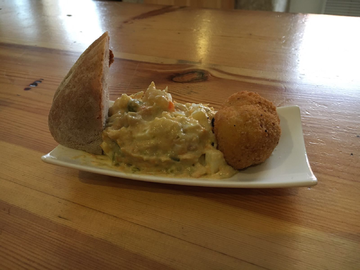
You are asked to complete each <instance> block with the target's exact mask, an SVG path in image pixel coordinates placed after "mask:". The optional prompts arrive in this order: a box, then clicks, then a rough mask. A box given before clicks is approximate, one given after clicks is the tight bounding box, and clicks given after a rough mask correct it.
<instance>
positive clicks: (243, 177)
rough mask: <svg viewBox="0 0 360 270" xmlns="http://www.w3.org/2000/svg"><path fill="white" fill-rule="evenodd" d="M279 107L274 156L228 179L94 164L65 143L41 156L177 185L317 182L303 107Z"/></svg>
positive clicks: (79, 167) (87, 168)
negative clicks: (135, 171) (146, 172)
mask: <svg viewBox="0 0 360 270" xmlns="http://www.w3.org/2000/svg"><path fill="white" fill-rule="evenodd" d="M277 110H278V113H279V116H280V123H281V129H282V134H281V138H280V142H279V144H278V146H277V147H276V148H275V150H274V152H273V154H272V155H271V157H270V158H269V159H268V160H267V161H266V162H264V163H263V164H261V165H258V166H254V167H250V168H247V169H245V170H242V171H239V172H238V173H237V174H236V175H234V176H233V177H231V178H227V179H202V178H200V179H198V178H174V177H160V176H153V175H141V174H130V173H123V172H121V171H118V170H116V167H114V168H111V167H109V168H106V167H104V166H98V165H94V161H96V158H95V157H94V156H92V155H90V154H87V153H85V152H82V151H78V150H74V149H70V148H67V147H64V146H61V145H59V146H57V147H56V148H55V149H54V150H52V151H51V152H50V153H48V154H46V155H44V156H42V157H41V159H42V160H43V161H45V162H47V163H51V164H55V165H60V166H65V167H69V168H74V169H77V170H82V171H87V172H92V173H98V174H103V175H110V176H115V177H120V178H127V179H133V180H140V181H148V182H157V183H166V184H176V185H191V186H209V187H224V188H282V187H302V186H306V187H309V186H313V185H316V184H317V179H316V177H315V175H314V174H313V172H312V171H311V168H310V165H309V162H308V159H307V155H306V150H305V144H304V138H303V132H302V127H301V117H300V109H299V107H297V106H288V107H280V108H278V109H277ZM80 156H81V158H79V157H80Z"/></svg>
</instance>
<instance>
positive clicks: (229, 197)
mask: <svg viewBox="0 0 360 270" xmlns="http://www.w3.org/2000/svg"><path fill="white" fill-rule="evenodd" d="M29 3H31V5H30V6H29V5H27V4H26V2H20V1H18V2H15V1H14V2H13V1H6V2H4V3H2V6H0V8H1V10H0V25H1V32H0V116H1V117H0V127H1V128H0V147H1V155H0V186H1V188H0V268H1V269H118V268H120V269H358V267H359V265H360V259H359V256H358V253H359V250H360V215H359V213H360V206H359V204H358V198H359V196H360V182H359V179H360V162H359V160H360V129H359V127H360V117H359V109H358V108H359V104H360V92H359V89H360V79H359V77H358V76H357V75H356V74H357V69H356V67H357V66H358V63H359V62H360V56H359V54H358V47H359V45H360V40H359V39H358V37H357V35H356V33H357V32H356V29H357V28H358V27H360V19H357V18H346V17H335V16H321V15H304V14H303V15H300V14H278V13H271V12H253V11H220V10H218V11H217V10H200V9H188V8H179V7H160V8H159V7H158V6H154V5H135V4H125V3H116V2H113V1H111V2H103V1H100V2H88V3H87V4H86V6H85V5H82V4H81V5H76V4H74V5H67V2H66V1H59V2H56V1H41V2H40V1H29ZM89 3H90V4H89ZM84 10H87V12H84ZM32 11H36V12H35V13H34V12H32ZM94 14H95V15H96V16H95V15H94ZM67 15H71V16H67ZM94 16H95V17H94ZM94 18H99V19H98V20H97V21H96V20H95V19H94ZM79 20H80V22H79ZM94 20H95V23H94ZM81 22H83V23H81ZM84 22H87V23H84ZM324 25H327V26H332V31H330V32H328V31H325V30H324V31H323V32H320V31H319V30H320V29H323V28H322V27H323V26H324ZM70 26H71V27H70ZM335 26H336V27H335ZM346 27H348V28H346ZM345 28H346V29H350V30H347V32H346V31H345V30H344V29H345ZM105 29H107V30H109V31H110V33H111V37H112V39H111V44H112V48H113V51H114V53H115V57H116V59H115V62H114V64H113V65H112V67H111V79H110V82H109V85H110V92H111V93H110V94H111V99H115V98H116V97H118V96H119V95H121V94H122V93H134V92H137V91H139V90H144V89H145V88H146V87H147V86H148V85H149V83H150V82H151V81H152V80H154V81H155V82H156V84H157V85H158V86H159V87H165V86H169V91H170V93H171V94H172V95H173V96H174V98H175V99H176V100H178V101H181V102H202V103H208V104H210V105H211V106H213V107H215V108H219V107H220V106H221V104H222V102H223V101H224V100H225V99H226V98H227V97H228V96H229V95H230V94H232V93H234V92H237V91H240V90H249V91H255V92H259V93H260V94H261V95H263V96H264V97H266V98H268V99H270V100H272V101H273V102H274V103H275V104H276V105H277V106H286V105H298V106H300V109H301V114H302V124H303V132H304V139H305V144H306V148H307V153H308V158H309V162H310V164H311V166H312V169H313V171H314V173H315V175H316V176H317V178H318V180H319V184H318V185H317V186H315V187H313V188H311V189H308V188H289V189H265V190H262V189H236V190H235V189H215V188H199V187H185V186H171V185H162V184H152V183H145V182H137V181H130V180H126V179H117V178H113V177H107V176H101V175H96V174H91V173H85V172H80V171H77V170H73V169H69V168H63V167H57V166H51V165H48V164H45V163H43V162H41V160H40V157H41V155H43V154H45V153H47V152H49V151H50V150H51V149H53V148H54V147H55V146H56V142H55V141H54V140H53V139H52V137H51V135H50V133H49V131H48V127H47V115H48V112H49V109H50V106H51V102H52V97H53V94H54V92H55V90H56V88H57V86H58V85H59V83H60V82H61V80H62V78H63V77H64V76H65V75H66V73H67V71H68V70H69V68H70V67H71V66H72V64H73V63H74V62H75V61H76V59H77V58H78V56H79V55H80V53H81V52H82V50H84V49H85V48H86V47H87V46H88V45H89V44H90V43H91V42H92V41H93V40H94V39H95V38H96V37H97V36H98V34H99V33H101V32H102V31H103V30H105ZM40 79H43V81H42V82H41V83H39V84H38V86H36V87H30V90H24V89H25V88H28V87H29V85H30V84H31V83H32V82H34V81H36V80H40Z"/></svg>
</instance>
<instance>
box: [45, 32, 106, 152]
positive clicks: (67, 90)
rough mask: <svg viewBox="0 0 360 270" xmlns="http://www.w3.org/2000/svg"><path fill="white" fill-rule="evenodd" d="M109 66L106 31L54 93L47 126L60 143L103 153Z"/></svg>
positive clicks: (88, 49) (80, 58)
mask: <svg viewBox="0 0 360 270" xmlns="http://www.w3.org/2000/svg"><path fill="white" fill-rule="evenodd" d="M109 61H110V62H109ZM109 63H111V57H110V52H109V35H108V33H107V32H105V33H104V34H103V35H102V36H101V37H100V38H98V39H97V40H96V41H94V43H93V44H91V45H90V46H89V47H88V48H87V49H86V51H85V52H84V53H83V54H82V55H81V56H80V57H79V59H78V60H77V61H76V63H75V64H74V66H73V67H72V68H71V69H70V71H69V72H68V74H67V75H66V77H65V78H64V80H63V81H62V83H61V84H60V86H59V87H58V89H57V90H56V92H55V95H54V99H53V103H52V106H51V109H50V113H49V119H48V120H49V121H48V123H49V129H50V132H51V134H52V136H53V137H54V139H55V140H56V141H57V142H58V143H60V144H62V145H64V146H67V147H70V148H74V149H79V150H84V151H87V152H89V153H93V154H101V153H102V150H101V148H100V144H101V141H102V139H101V134H102V130H103V128H104V125H105V122H106V115H107V113H106V112H107V109H108V107H107V106H108V105H107V104H108V93H107V75H108V70H109Z"/></svg>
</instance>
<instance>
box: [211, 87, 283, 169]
mask: <svg viewBox="0 0 360 270" xmlns="http://www.w3.org/2000/svg"><path fill="white" fill-rule="evenodd" d="M214 133H215V136H216V139H217V143H218V148H219V150H220V151H221V152H222V153H223V154H224V157H225V160H226V161H227V163H228V164H229V165H231V166H232V167H234V168H235V169H244V168H246V167H249V166H251V165H256V164H260V163H262V162H264V161H265V160H266V159H268V158H269V157H270V155H271V153H272V152H273V150H274V149H275V147H276V146H277V144H278V143H279V139H280V135H281V129H280V119H279V116H278V114H277V112H276V107H275V106H274V105H273V104H272V103H271V102H270V101H268V100H266V99H265V98H263V97H261V96H260V95H259V94H256V93H252V92H246V91H244V92H239V93H236V94H233V95H232V96H230V97H229V99H228V100H227V101H226V102H225V104H224V106H223V108H221V109H220V110H219V111H218V112H217V113H216V115H215V122H214Z"/></svg>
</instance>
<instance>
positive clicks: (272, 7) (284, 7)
mask: <svg viewBox="0 0 360 270" xmlns="http://www.w3.org/2000/svg"><path fill="white" fill-rule="evenodd" d="M123 2H131V3H146V4H159V5H176V6H189V7H197V8H218V9H247V10H265V11H275V12H292V13H315V14H331V15H344V16H360V0H123Z"/></svg>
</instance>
